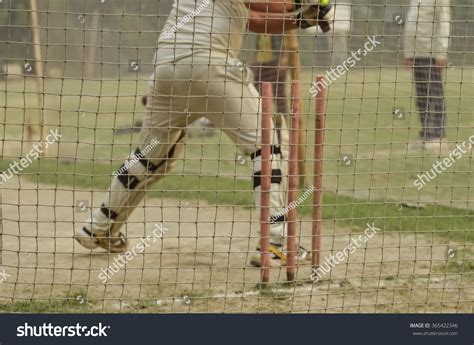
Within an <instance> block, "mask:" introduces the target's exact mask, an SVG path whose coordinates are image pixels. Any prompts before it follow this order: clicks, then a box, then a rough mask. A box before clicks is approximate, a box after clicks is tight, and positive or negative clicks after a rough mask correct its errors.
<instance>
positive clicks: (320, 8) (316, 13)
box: [294, 0, 334, 32]
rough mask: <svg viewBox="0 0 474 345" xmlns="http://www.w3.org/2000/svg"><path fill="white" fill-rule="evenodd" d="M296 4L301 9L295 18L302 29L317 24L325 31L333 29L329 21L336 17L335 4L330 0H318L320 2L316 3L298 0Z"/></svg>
mask: <svg viewBox="0 0 474 345" xmlns="http://www.w3.org/2000/svg"><path fill="white" fill-rule="evenodd" d="M295 5H296V8H298V9H299V10H300V11H299V12H298V13H297V14H296V16H295V18H294V20H295V22H298V24H299V27H300V28H301V29H306V28H309V27H311V26H316V25H319V27H320V28H321V30H323V32H328V31H329V30H330V29H331V27H330V25H329V23H330V22H331V21H332V20H333V19H334V6H333V5H332V4H331V1H330V0H318V4H314V1H308V0H296V1H295ZM303 6H304V7H303ZM302 7H303V8H302Z"/></svg>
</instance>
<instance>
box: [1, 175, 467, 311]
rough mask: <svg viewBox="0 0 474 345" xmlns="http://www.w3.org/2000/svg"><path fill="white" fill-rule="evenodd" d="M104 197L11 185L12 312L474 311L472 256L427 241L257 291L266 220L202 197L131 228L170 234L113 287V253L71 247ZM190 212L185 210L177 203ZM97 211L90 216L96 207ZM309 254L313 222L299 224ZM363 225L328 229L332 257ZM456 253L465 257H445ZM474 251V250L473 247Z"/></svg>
mask: <svg viewBox="0 0 474 345" xmlns="http://www.w3.org/2000/svg"><path fill="white" fill-rule="evenodd" d="M102 194H103V192H102V191H97V192H94V193H91V192H87V191H83V190H74V191H73V190H71V187H67V186H58V187H55V186H52V185H36V184H34V183H32V182H29V181H26V180H24V179H18V178H12V179H11V180H9V181H8V182H7V183H4V185H3V251H2V254H3V262H2V267H3V268H4V269H5V271H6V273H7V274H8V275H9V277H8V279H7V280H6V281H4V282H3V283H2V284H0V303H2V309H3V310H4V311H8V310H11V309H10V308H12V306H13V305H14V303H18V302H28V303H29V302H30V301H33V302H39V301H42V302H43V303H44V302H46V303H50V304H51V305H53V304H54V303H57V302H58V301H65V300H66V301H67V303H66V304H63V309H64V310H62V311H64V312H67V311H79V312H184V313H188V312H229V313H242V312H249V313H255V312H258V313H264V312H267V313H286V312H301V313H306V312H313V313H340V312H345V313H348V312H352V313H362V312H364V313H367V312H417V313H420V312H421V313H423V312H458V313H460V312H465V313H468V312H472V310H473V301H474V277H473V274H472V272H466V270H465V269H463V262H464V261H463V260H472V258H473V256H474V255H473V253H472V252H471V251H470V248H467V247H466V246H465V245H463V244H462V243H455V242H453V241H451V240H450V241H449V242H448V239H446V238H438V237H434V236H430V235H427V234H415V233H398V232H394V231H390V229H384V228H383V224H377V222H376V223H375V224H376V226H378V227H379V228H381V229H382V231H381V232H379V233H378V234H376V235H375V236H374V237H373V238H371V239H370V240H369V241H368V242H367V243H366V244H365V245H364V246H362V247H360V248H359V249H358V250H357V251H356V252H355V253H354V254H352V255H350V257H349V260H348V261H347V260H346V261H345V262H344V263H341V264H339V265H338V266H336V267H335V268H334V269H333V270H332V271H331V272H330V273H329V274H327V275H326V276H325V277H324V278H323V279H321V280H320V281H319V282H317V283H316V284H313V283H312V282H311V281H310V280H309V277H310V275H311V269H310V266H309V265H308V264H302V265H300V267H299V269H298V273H297V280H298V281H297V282H296V283H294V284H287V283H286V284H285V270H284V269H280V268H278V269H277V268H274V269H272V272H271V277H272V283H271V284H269V286H268V287H262V286H261V285H259V281H260V270H259V269H257V268H253V267H250V266H248V265H247V263H248V261H249V256H250V255H252V253H253V249H254V247H255V244H256V242H257V240H258V222H257V220H258V215H257V214H256V213H255V212H254V211H251V210H248V209H242V208H232V207H222V206H216V205H208V204H202V203H201V204H200V205H196V204H195V202H194V201H181V202H180V201H179V200H173V199H163V200H160V199H153V198H147V199H146V201H145V204H146V207H143V204H142V205H141V206H140V207H138V208H137V210H136V211H135V212H134V213H133V215H132V216H131V218H130V222H129V223H128V224H127V227H126V232H127V234H128V237H129V238H130V240H131V246H133V245H134V244H136V243H137V242H138V241H139V239H140V238H143V237H145V236H146V235H149V234H151V232H152V230H153V228H154V226H155V224H157V223H158V224H159V223H163V224H164V226H165V227H166V228H167V229H168V230H167V232H166V234H165V235H164V236H163V238H162V239H161V240H159V241H157V242H156V243H153V244H151V245H150V247H148V248H146V250H145V252H144V253H142V254H139V255H138V256H137V257H135V258H134V259H133V260H131V261H130V262H129V263H128V264H127V265H126V267H125V268H124V269H122V270H120V271H118V272H117V273H116V274H115V275H114V276H113V277H112V279H110V280H109V281H108V282H107V284H105V285H104V284H102V283H101V280H100V279H99V278H98V274H99V273H100V269H102V268H106V267H107V266H108V265H109V264H110V263H111V262H112V260H113V259H114V257H115V256H114V255H107V254H102V253H99V252H97V253H94V254H93V255H89V254H88V253H87V251H86V250H85V249H83V248H80V247H79V246H78V245H77V244H76V243H75V242H74V241H73V240H72V235H73V231H74V228H75V227H79V226H80V223H81V222H82V221H83V220H84V219H85V218H86V213H82V212H81V210H80V209H78V208H77V207H75V206H74V205H76V203H77V201H78V200H93V205H97V204H99V202H100V199H101V197H102ZM179 205H180V207H178V206H179ZM86 212H87V210H86ZM300 225H301V239H300V241H301V243H302V244H303V245H305V246H307V247H309V243H310V237H309V236H310V232H311V224H310V222H309V220H308V219H305V220H303V221H301V222H300ZM360 233H361V229H350V228H348V227H337V228H336V227H335V225H334V222H330V221H326V222H324V231H323V234H324V238H323V241H322V247H323V252H322V254H321V255H322V258H323V259H324V258H325V257H326V256H327V255H329V254H330V253H331V251H332V253H333V254H335V253H336V252H338V251H341V250H342V249H343V248H345V247H346V246H347V245H348V244H349V242H350V240H351V236H359V234H360ZM449 248H455V249H456V255H455V256H454V257H453V258H450V257H449V255H447V251H448V250H449ZM468 249H469V251H468Z"/></svg>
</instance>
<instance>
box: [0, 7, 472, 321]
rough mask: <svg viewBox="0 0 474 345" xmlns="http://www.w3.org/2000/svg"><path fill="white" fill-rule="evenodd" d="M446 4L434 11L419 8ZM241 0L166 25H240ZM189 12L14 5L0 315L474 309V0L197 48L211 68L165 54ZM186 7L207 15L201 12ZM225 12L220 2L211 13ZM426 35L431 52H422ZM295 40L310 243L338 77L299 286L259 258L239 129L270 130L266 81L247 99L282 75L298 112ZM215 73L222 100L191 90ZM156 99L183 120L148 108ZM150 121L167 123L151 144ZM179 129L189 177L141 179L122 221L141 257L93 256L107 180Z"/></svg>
mask: <svg viewBox="0 0 474 345" xmlns="http://www.w3.org/2000/svg"><path fill="white" fill-rule="evenodd" d="M434 3H438V7H437V9H436V10H434V11H435V12H436V14H437V16H438V17H435V18H436V19H435V23H434V24H433V21H431V22H430V20H429V19H427V17H424V16H425V15H426V13H425V12H423V9H424V8H429V7H430V6H431V7H433V4H434ZM229 4H231V5H232V6H230V5H229ZM240 4H241V2H240V1H233V0H232V1H231V0H229V1H228V4H227V5H222V4H219V3H216V2H210V1H202V2H200V1H197V2H196V3H195V1H192V0H179V1H175V6H177V8H178V9H179V11H178V13H179V16H175V18H174V20H175V21H174V23H176V27H175V28H173V27H171V28H170V27H167V30H172V31H177V32H178V33H179V32H182V31H185V30H189V28H191V31H193V30H194V31H199V30H200V29H202V25H204V24H203V23H206V22H212V23H215V25H216V26H218V25H220V24H219V21H222V20H223V18H224V19H225V16H222V15H221V12H219V11H221V10H220V9H219V8H220V7H223V8H229V7H231V8H234V10H235V8H240V6H241V5H240ZM446 4H447V6H446ZM172 6H173V1H170V0H166V1H154V0H138V1H137V0H135V1H128V0H114V1H112V0H74V1H72V0H67V1H56V0H36V1H35V0H31V1H27V0H15V1H13V0H0V119H1V121H0V123H1V127H0V133H1V138H2V140H1V142H0V145H1V146H0V149H1V164H2V167H1V170H2V171H3V174H2V175H1V176H2V177H1V182H2V189H1V198H2V199H1V201H2V209H1V213H0V215H1V216H2V222H1V225H0V235H1V236H0V246H1V247H0V250H1V256H0V259H1V262H0V265H1V266H0V310H2V311H4V312H11V311H22V312H114V311H115V312H183V313H189V312H229V313H244V312H246V313H248V312H251V313H255V312H265V313H268V312H270V313H286V312H300V313H307V312H312V313H313V312H316V313H340V312H352V313H367V312H389V313H395V312H417V313H427V312H449V313H465V312H472V308H473V301H474V277H473V268H474V248H473V239H474V238H473V232H472V231H473V229H474V218H473V215H474V213H473V211H472V209H473V203H472V202H473V201H472V200H473V199H472V198H471V196H472V195H473V191H471V188H470V186H471V181H474V180H473V179H474V176H473V175H472V174H471V171H472V164H473V161H472V150H471V148H472V144H473V143H474V135H473V133H472V127H473V124H472V109H473V102H474V94H473V91H472V88H473V77H474V74H473V63H474V53H473V51H474V39H473V36H474V26H473V25H472V20H473V17H474V7H473V4H472V3H471V2H470V1H469V0H451V2H450V3H449V2H448V1H441V0H437V1H428V0H419V1H412V2H411V3H410V2H408V1H401V0H396V1H387V0H371V1H368V0H353V1H352V2H351V1H350V0H347V1H336V5H335V16H336V22H335V24H334V26H333V29H332V30H331V31H330V32H329V33H326V34H324V33H322V32H321V31H320V30H319V29H314V28H310V29H307V30H297V31H294V32H293V34H290V33H288V34H285V35H280V34H274V33H269V34H266V35H265V34H263V33H260V34H256V33H252V32H249V31H246V33H245V34H244V35H242V36H241V37H235V35H230V32H218V34H220V37H227V44H228V43H229V42H228V41H235V40H238V39H242V49H241V51H240V54H239V56H238V58H237V57H225V58H221V60H220V61H224V63H220V64H219V63H217V64H213V62H212V61H211V60H212V59H210V58H209V50H210V49H211V48H210V47H209V50H208V51H206V49H201V52H196V53H195V54H196V56H198V55H199V54H201V55H202V54H203V52H204V56H205V55H206V54H208V56H207V59H208V62H206V57H204V58H203V57H202V56H201V57H200V58H198V57H196V60H195V61H194V62H193V63H189V62H187V61H190V60H187V59H188V57H186V54H187V53H186V51H190V50H191V47H189V46H186V44H184V48H183V50H180V49H179V48H180V47H181V46H180V45H179V44H180V43H182V42H175V48H176V49H175V50H169V49H168V50H167V49H166V47H165V48H163V47H162V46H160V47H158V44H157V41H158V38H159V35H160V34H161V35H163V32H164V30H165V29H164V28H165V26H164V25H165V23H166V21H167V18H168V15H169V13H170V11H173V10H172ZM190 6H194V12H186V10H187V9H189V8H190ZM35 8H36V10H35ZM211 8H213V10H212V11H214V12H213V13H214V15H213V16H211V17H206V13H207V12H206V11H209V9H211ZM199 9H201V10H199ZM199 11H200V13H198V12H199ZM428 12H429V11H428ZM185 15H187V17H186V18H187V19H183V18H185V17H184V16H185ZM446 16H448V17H446ZM440 18H441V19H440ZM443 18H444V19H443ZM446 18H447V19H446ZM234 20H235V21H236V23H234V24H233V25H239V23H238V21H239V20H242V21H244V20H245V21H246V20H247V19H246V18H243V17H242V18H239V17H236V18H234ZM446 25H447V27H448V28H447V30H448V31H446ZM245 26H248V25H247V24H245ZM413 27H414V28H415V31H414V33H412V31H410V28H413ZM446 32H447V33H446ZM292 35H293V38H296V41H295V40H292V38H291V37H292ZM169 37H171V38H169V39H171V40H173V38H174V39H176V37H178V36H176V35H173V32H171V35H169ZM189 37H191V38H192V39H197V38H194V36H192V35H191V36H187V38H189ZM196 37H197V36H196ZM206 37H208V36H206ZM407 37H408V38H410V37H411V38H413V39H414V40H415V41H416V43H415V46H416V49H415V51H417V54H418V55H417V57H416V59H414V60H413V61H407V60H406V59H405V58H406V57H407V56H406V52H407V50H408V48H406V47H405V45H406V44H407V43H406V42H407ZM444 39H449V46H448V48H447V53H448V54H447V60H446V66H445V67H440V68H437V67H435V66H434V65H436V62H437V61H435V60H431V56H435V57H437V58H438V62H440V63H441V62H442V61H443V51H442V47H441V46H442V44H443V42H444V41H443V40H444ZM295 42H296V44H297V45H296V46H294V43H295ZM292 44H293V45H292ZM423 44H425V45H426V44H427V45H429V46H430V48H429V49H428V55H427V53H426V52H425V53H418V51H419V50H423V49H422V47H421V46H422V45H423ZM171 45H172V44H171ZM440 45H441V46H440ZM157 47H158V51H159V52H162V53H163V56H161V57H160V58H161V59H164V60H166V56H170V55H173V54H179V53H180V52H181V51H182V52H183V54H184V55H183V56H185V57H183V59H184V60H181V61H185V62H184V63H183V62H181V64H180V63H179V61H174V62H171V63H168V64H163V63H160V64H157V63H156V60H154V55H155V52H156V51H157ZM294 51H297V52H298V53H299V57H298V58H299V60H300V62H301V66H300V67H298V68H300V80H299V84H300V89H301V105H302V109H301V114H300V117H301V123H302V124H303V125H302V127H301V128H299V131H300V132H301V133H302V135H301V136H300V138H302V139H301V140H300V145H301V146H302V147H303V148H304V149H303V150H301V151H302V154H303V158H301V157H300V160H301V161H302V162H303V164H300V166H304V167H305V169H306V172H305V175H306V178H305V184H304V185H301V186H300V190H299V193H298V199H297V205H295V207H296V208H297V212H298V225H297V232H298V242H299V243H300V244H301V245H302V246H303V247H306V248H310V247H311V240H312V232H311V227H312V221H313V220H312V209H313V205H312V203H313V201H312V200H313V199H312V193H313V190H314V186H313V185H312V184H311V183H312V181H313V175H314V174H315V172H314V171H313V163H314V157H313V152H314V137H315V133H314V119H315V116H314V115H315V107H314V96H315V94H316V93H318V92H319V90H320V89H321V87H324V86H321V85H315V84H313V81H314V80H315V77H316V76H317V75H321V76H323V77H324V80H325V83H326V86H325V87H326V89H327V100H326V101H327V115H326V128H325V145H324V161H323V165H324V171H323V190H324V195H323V219H322V236H321V252H320V256H321V262H320V267H319V268H318V269H317V270H316V269H312V267H311V264H310V263H308V262H304V261H303V260H301V262H300V263H299V265H298V268H297V276H296V281H295V282H286V281H285V280H286V269H285V267H284V266H279V267H274V268H272V269H271V281H270V283H268V284H264V285H262V284H261V269H260V268H257V267H253V266H252V265H251V264H250V261H251V260H252V257H253V256H255V255H256V254H258V253H257V251H256V246H257V244H258V241H259V239H260V235H259V226H260V220H259V208H258V207H257V208H255V207H254V194H255V192H254V188H253V179H254V177H253V175H254V172H253V170H252V169H253V168H254V165H253V164H254V163H253V161H252V159H251V157H250V155H249V153H250V149H249V148H248V146H249V145H250V144H249V138H248V137H245V135H244V134H242V133H243V132H242V128H244V129H246V130H247V133H252V130H253V133H257V132H258V131H259V128H258V127H257V126H255V127H254V128H246V127H245V126H246V125H247V124H248V123H249V121H250V123H258V122H255V121H253V120H249V118H250V119H253V118H259V117H258V113H252V112H250V111H249V110H248V109H252V104H254V103H255V102H258V93H256V91H255V93H252V95H254V96H253V98H249V97H246V96H245V92H244V91H242V90H243V89H244V88H248V89H249V90H256V89H255V88H254V87H253V86H252V83H253V81H254V80H253V78H256V79H257V80H256V81H257V83H256V84H259V82H269V81H273V82H274V85H275V86H276V87H275V88H274V93H275V96H276V102H275V104H274V107H273V112H274V113H275V114H276V113H279V112H280V113H283V114H285V116H286V117H287V120H289V114H288V113H289V110H288V109H289V108H286V110H285V103H286V101H288V99H289V97H290V82H291V79H292V77H291V75H292V72H294V71H295V68H297V67H295V66H296V65H297V64H296V65H295V61H294V60H292V56H293V57H294V56H295V55H293V54H294ZM436 54H438V55H436ZM426 56H429V57H428V58H426ZM351 59H352V60H351ZM164 60H163V61H164ZM410 63H413V64H414V65H415V66H411V65H409V64H410ZM404 64H408V66H405V65H404ZM166 66H168V69H167V70H166V71H165V72H163V73H165V74H166V73H168V74H166V75H171V76H174V77H166V78H162V79H161V81H160V85H156V84H153V81H152V82H150V77H149V76H150V75H151V74H152V73H153V72H154V70H155V69H156V68H158V67H159V68H162V69H163V68H166ZM209 66H213V67H212V68H216V69H218V72H216V71H214V72H212V73H214V74H212V73H211V72H210V71H211V70H212V68H211V67H209ZM219 73H220V74H219ZM212 75H221V76H224V77H225V78H224V80H228V81H229V84H226V83H225V82H224V83H223V84H219V83H220V82H222V80H221V79H219V80H217V79H216V80H213V79H212V78H213V77H210V76H212ZM236 78H237V79H236ZM239 78H240V79H239ZM285 78H286V79H285ZM186 79H188V80H186ZM189 80H193V83H190V82H189ZM236 80H240V83H239V82H237V83H235V81H236ZM199 83H206V86H205V87H207V88H208V90H209V97H206V96H199V95H197V94H196V93H193V92H194V91H193V89H192V87H194V86H193V85H195V84H196V85H198V86H199ZM231 84H232V85H233V87H232V85H231ZM183 85H184V86H186V87H188V86H189V85H192V86H189V89H186V88H185V87H184V86H183ZM213 85H214V86H213ZM216 85H217V86H216ZM150 86H152V87H154V90H155V91H153V92H157V93H158V94H159V93H161V94H163V93H164V94H166V92H168V91H169V92H171V93H174V94H175V97H174V98H171V97H170V98H169V99H167V98H166V97H161V98H159V99H158V98H155V99H154V100H153V101H151V100H150V99H149V100H148V107H147V108H145V107H144V106H143V104H142V96H143V95H150ZM198 86H196V87H198ZM201 86H202V85H201ZM257 86H258V85H257ZM156 90H158V91H156ZM170 90H172V91H170ZM222 90H223V91H222ZM221 91H222V92H224V94H225V96H222V98H221V101H216V98H218V97H220V96H219V92H221ZM153 92H152V93H153ZM252 92H253V91H252ZM255 95H256V96H255ZM167 102H168V103H167ZM212 102H214V103H215V105H212V104H211V103H212ZM221 103H222V104H221ZM166 104H168V106H169V108H166V106H165V105H166ZM236 104H237V105H236ZM219 105H221V106H222V107H221V108H219V107H218V106H219ZM236 106H237V108H238V111H237V112H235V111H234V110H235V107H236ZM226 107H229V108H226ZM232 107H234V108H232ZM287 107H288V105H287ZM157 108H159V109H160V114H161V120H163V118H164V116H165V115H166V116H168V119H169V121H170V124H168V125H166V124H163V122H160V121H161V120H160V121H158V120H156V118H155V117H153V116H152V115H150V114H153V113H154V112H156V111H157ZM163 114H165V115H163ZM166 116H165V117H166ZM176 118H180V119H181V120H180V121H181V122H180V124H179V125H178V124H176V123H175V122H173V123H172V120H173V119H176ZM155 120H156V122H155ZM239 121H241V122H239ZM252 121H253V122H252ZM171 123H172V124H171ZM287 123H289V121H287ZM142 127H143V128H152V129H156V130H157V131H158V132H157V133H160V136H159V137H158V138H157V139H158V141H159V143H158V144H156V145H152V146H153V147H151V148H148V149H147V150H145V149H146V145H145V144H146V143H147V142H146V140H145V139H146V138H145V137H144V135H143V133H142V134H141V133H140V131H141V130H142V129H141V128H142ZM181 127H187V128H188V131H187V133H186V137H185V144H184V148H183V150H182V152H181V153H180V155H179V158H178V159H177V161H176V163H175V166H174V167H173V169H171V170H170V171H168V172H167V173H166V177H164V178H162V179H160V180H159V181H157V182H156V183H152V181H151V180H150V181H148V180H146V182H143V183H142V184H140V185H138V187H137V188H138V191H136V192H137V193H136V195H138V194H143V193H142V192H145V197H144V199H143V200H142V201H139V203H138V206H137V207H136V208H134V202H133V201H132V200H131V197H129V196H128V193H126V192H125V193H124V195H127V198H128V201H127V202H126V203H125V205H124V211H122V213H121V215H120V217H125V218H126V220H122V222H123V225H122V227H121V232H122V233H123V234H124V235H125V236H126V237H127V239H128V241H129V246H128V249H129V251H128V252H127V253H125V254H114V253H111V254H107V253H105V251H100V250H94V251H93V252H92V254H91V253H90V250H87V249H85V248H83V247H82V246H81V245H80V244H79V243H78V242H76V241H75V240H74V234H75V233H76V232H77V231H80V230H81V228H82V227H83V223H84V222H86V221H87V219H88V218H89V217H93V216H94V212H95V211H97V209H100V207H101V203H102V202H104V195H108V197H105V198H106V199H105V200H108V199H107V198H109V201H110V200H112V198H113V196H112V195H111V194H107V193H106V192H107V190H108V188H109V186H110V183H111V181H112V179H114V176H115V175H117V174H119V175H120V174H121V173H123V171H119V169H120V168H121V166H122V164H124V162H125V161H126V158H127V157H131V156H130V153H134V152H136V151H135V150H136V149H137V147H139V148H140V149H141V151H139V155H138V161H139V162H135V163H133V164H131V165H130V166H128V167H127V168H128V172H129V173H130V174H129V175H130V176H132V175H133V173H131V172H133V171H134V170H133V169H139V168H143V167H144V166H143V164H142V162H140V160H141V159H142V160H143V157H153V158H157V157H158V158H159V157H161V158H163V157H164V155H163V152H162V150H163V147H166V148H170V147H171V146H172V145H174V143H175V142H176V138H175V137H174V136H173V135H172V134H170V133H171V132H173V133H176V131H179V129H180V128H181ZM423 128H424V129H423ZM221 129H222V130H221ZM142 131H143V130H142ZM163 133H164V134H163ZM254 135H256V134H254ZM257 136H258V135H257ZM439 138H442V142H441V144H440V143H439V140H437V139H439ZM148 139H149V138H148ZM144 140H145V141H144ZM149 143H150V141H148V144H149ZM165 153H166V152H165ZM160 155H161V156H160ZM159 161H160V160H159V159H157V160H151V162H153V163H154V164H155V165H158V164H159ZM137 176H138V175H137ZM115 179H116V178H115ZM127 181H128V183H131V181H132V177H129V178H128V180H127ZM473 183H474V182H473ZM138 198H140V196H139V197H138ZM109 215H110V214H109Z"/></svg>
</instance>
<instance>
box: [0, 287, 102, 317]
mask: <svg viewBox="0 0 474 345" xmlns="http://www.w3.org/2000/svg"><path fill="white" fill-rule="evenodd" d="M83 296H85V293H84V292H78V293H75V294H68V295H65V296H64V297H63V298H55V299H49V300H41V299H40V300H38V299H35V300H25V301H16V302H13V303H0V312H8V313H64V311H65V310H67V311H68V312H72V313H90V312H92V309H91V307H92V306H93V305H92V304H90V303H89V302H88V301H87V300H86V299H83Z"/></svg>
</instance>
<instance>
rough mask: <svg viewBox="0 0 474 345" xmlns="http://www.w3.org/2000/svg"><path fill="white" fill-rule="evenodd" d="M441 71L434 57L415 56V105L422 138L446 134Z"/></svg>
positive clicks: (433, 138) (439, 137) (439, 136)
mask: <svg viewBox="0 0 474 345" xmlns="http://www.w3.org/2000/svg"><path fill="white" fill-rule="evenodd" d="M441 71H442V70H441V69H440V68H438V67H437V66H436V63H435V59H432V58H415V64H414V79H415V83H416V95H417V101H416V105H417V108H418V112H419V113H420V122H421V131H420V136H421V139H422V140H437V139H441V138H443V137H444V136H445V135H446V129H445V124H446V104H445V99H444V89H443V79H442V75H441Z"/></svg>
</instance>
